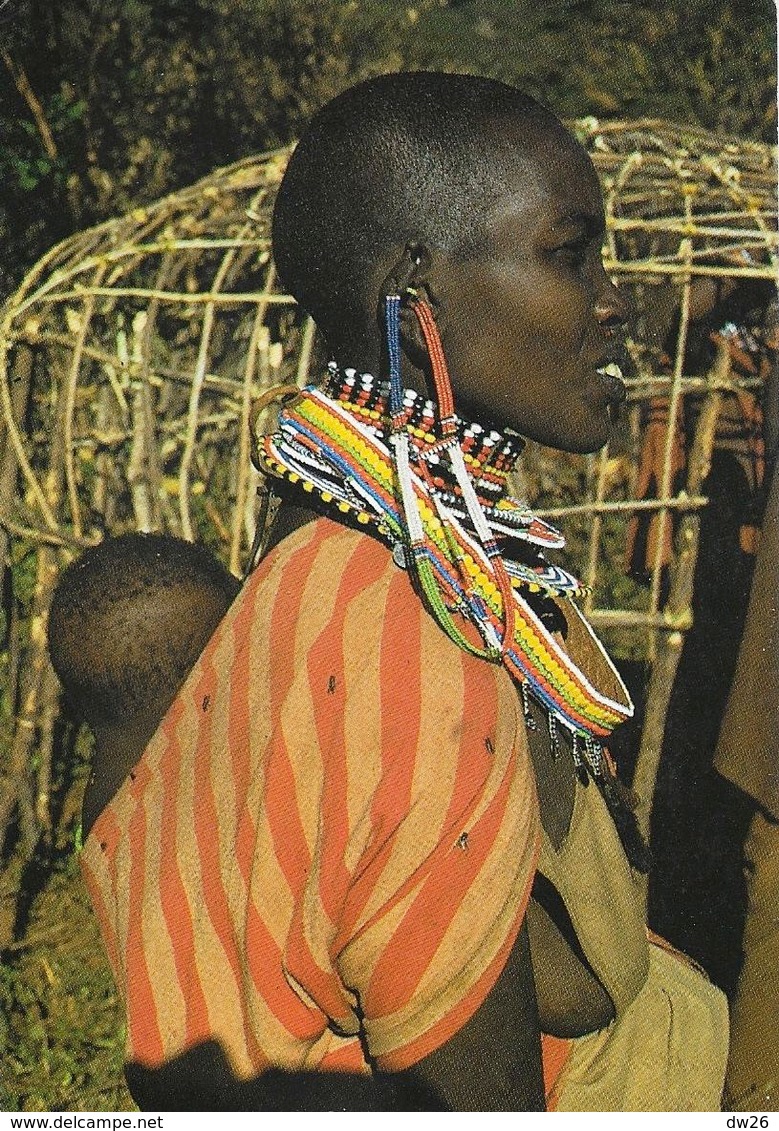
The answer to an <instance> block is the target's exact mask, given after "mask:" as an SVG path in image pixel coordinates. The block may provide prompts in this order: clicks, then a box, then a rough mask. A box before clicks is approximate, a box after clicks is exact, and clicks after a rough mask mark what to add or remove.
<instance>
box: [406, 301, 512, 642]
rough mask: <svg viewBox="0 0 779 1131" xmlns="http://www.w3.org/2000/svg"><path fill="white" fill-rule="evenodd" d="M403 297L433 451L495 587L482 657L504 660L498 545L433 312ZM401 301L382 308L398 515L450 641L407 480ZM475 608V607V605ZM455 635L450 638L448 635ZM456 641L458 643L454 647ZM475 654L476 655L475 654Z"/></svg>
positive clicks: (507, 613) (508, 623)
mask: <svg viewBox="0 0 779 1131" xmlns="http://www.w3.org/2000/svg"><path fill="white" fill-rule="evenodd" d="M405 297H406V301H407V303H408V305H409V307H410V309H411V310H412V312H413V314H414V315H415V317H416V319H417V322H418V323H419V328H420V330H421V331H422V336H423V338H424V341H425V348H426V350H427V355H428V358H429V360H430V368H431V373H432V378H433V386H434V389H435V397H436V403H437V407H438V431H439V433H440V443H439V445H437V447H438V448H439V449H440V453H441V454H442V455H445V457H446V458H447V459H448V461H449V465H450V467H451V468H452V471H453V472H454V476H455V479H456V481H457V484H458V486H459V487H460V490H461V492H462V496H463V500H464V502H465V506H466V509H467V512H468V516H469V518H470V520H471V523H472V524H473V529H474V530H475V532H476V535H477V537H478V539H479V541H480V543H481V547H482V549H483V551H484V553H485V554H486V555H487V557H488V558H489V560H490V563H491V565H492V568H493V571H494V575H495V583H496V585H497V587H498V591H499V593H500V598H501V603H502V620H503V632H502V634H501V635H500V636H499V637H498V639H497V640H496V643H495V646H494V647H492V648H488V649H487V651H486V652H485V653H482V654H484V655H487V656H489V657H490V658H494V659H497V658H500V657H503V656H505V655H506V653H507V652H508V650H509V648H511V647H512V646H513V644H514V636H515V631H516V604H515V601H514V592H513V589H512V585H511V578H510V577H509V575H508V573H507V571H506V567H505V565H504V564H503V559H502V557H501V554H500V549H499V547H498V543H497V541H496V539H495V537H494V536H493V534H492V531H491V530H490V527H489V525H488V522H487V519H486V516H485V514H484V511H483V510H482V507H481V503H480V502H479V500H478V498H477V495H476V491H475V490H474V487H473V483H472V482H471V479H470V476H469V475H468V471H467V469H466V466H465V461H464V459H463V453H462V449H461V447H460V443H459V438H458V435H457V417H456V415H455V410H454V394H453V391H452V382H451V379H450V377H449V369H448V367H447V364H446V357H445V355H444V348H443V343H442V342H441V336H440V334H439V332H438V327H437V326H436V322H435V317H434V315H433V311H432V309H431V307H430V306H429V304H428V303H427V302H425V301H424V299H422V298H420V297H419V294H418V293H417V291H415V290H414V289H413V288H408V289H407V291H406V296H405ZM401 301H402V300H401V296H400V295H398V294H393V295H387V297H386V299H385V304H384V310H385V326H386V336H387V357H388V362H389V379H390V380H389V384H390V419H391V426H392V431H391V436H390V440H391V443H392V446H393V448H394V451H395V457H396V465H397V471H398V481H399V486H400V494H401V500H402V504H403V513H404V517H405V519H406V528H407V532H408V539H409V549H410V550H411V553H412V555H413V560H414V563H415V566H416V572H417V576H418V577H419V581H420V584H421V585H422V588H423V590H424V592H425V594H426V595H427V597H428V599H429V600H430V601H431V602H432V603H433V605H434V608H435V610H436V613H437V614H439V606H441V609H440V613H441V614H443V615H445V617H446V622H445V627H446V631H447V633H448V634H449V635H450V636H452V638H453V639H455V638H456V637H457V638H460V639H464V638H463V637H462V633H460V631H459V629H457V628H456V626H455V624H454V621H453V619H452V617H451V616H450V614H449V612H448V610H447V609H446V606H445V604H444V602H443V600H442V598H441V594H440V590H439V587H438V584H437V583H436V580H435V575H434V573H433V570H432V567H431V565H430V562H429V558H428V552H427V549H426V538H425V531H424V526H423V523H422V519H421V516H420V514H419V507H418V504H417V499H416V495H415V493H414V489H413V485H412V482H411V465H410V460H409V444H410V440H409V437H408V433H407V431H406V430H405V428H404V427H403V424H404V416H403V384H402V380H401V374H400V356H401V353H400V350H401V347H400V308H401ZM465 580H466V583H468V579H467V578H466V579H465ZM466 587H467V588H470V585H469V584H467V585H466ZM476 605H477V608H478V602H477V603H476ZM485 622H486V618H485ZM486 624H489V622H486ZM489 630H490V632H488V636H489V634H490V633H491V634H492V635H494V630H493V629H492V625H489ZM455 633H456V637H455V635H454V634H455ZM459 642H460V641H459V640H458V643H459ZM461 646H462V644H461ZM468 650H469V651H474V649H473V647H472V646H469V649H468ZM476 651H478V652H481V650H476Z"/></svg>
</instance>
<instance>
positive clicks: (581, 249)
mask: <svg viewBox="0 0 779 1131" xmlns="http://www.w3.org/2000/svg"><path fill="white" fill-rule="evenodd" d="M589 249H590V241H589V240H588V239H586V238H584V237H582V238H578V239H575V240H569V241H568V242H567V243H564V244H561V245H560V246H559V247H556V248H555V249H554V252H553V254H554V256H555V258H556V259H560V260H562V261H563V262H564V263H567V264H569V265H570V266H572V267H581V266H583V265H584V261H585V259H586V258H587V253H588V252H589Z"/></svg>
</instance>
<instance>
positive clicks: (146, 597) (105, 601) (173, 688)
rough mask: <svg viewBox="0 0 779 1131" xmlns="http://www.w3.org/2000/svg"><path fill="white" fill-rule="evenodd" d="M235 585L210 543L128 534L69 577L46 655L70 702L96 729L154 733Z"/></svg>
mask: <svg viewBox="0 0 779 1131" xmlns="http://www.w3.org/2000/svg"><path fill="white" fill-rule="evenodd" d="M238 588H239V584H238V582H237V581H236V579H235V578H234V577H233V576H232V575H231V574H229V573H228V572H227V570H226V569H225V568H224V566H222V565H221V564H220V563H219V562H218V561H217V560H216V558H215V557H214V556H213V554H212V553H211V552H210V551H209V550H207V549H206V548H205V547H204V546H198V545H193V544H192V543H190V542H185V541H183V540H181V539H179V538H173V537H170V536H169V535H162V534H124V535H121V536H120V537H118V538H107V539H106V540H105V541H104V542H102V543H101V544H100V545H99V546H96V547H94V549H90V550H87V551H86V553H85V554H83V555H82V557H80V558H79V559H78V560H77V561H75V562H73V563H72V564H71V565H70V566H68V568H67V569H66V570H65V571H64V572H63V574H62V576H61V577H60V579H59V582H58V584H57V587H56V589H55V592H54V597H53V600H52V604H51V610H50V613H49V652H50V655H51V660H52V664H53V666H54V669H55V671H56V672H57V675H58V676H59V678H60V681H61V682H62V685H63V687H64V689H65V692H66V694H67V697H68V699H69V701H70V703H71V705H72V707H73V709H74V710H75V712H76V713H77V715H78V717H79V718H80V719H83V720H84V721H85V722H86V723H88V724H89V725H90V727H91V728H92V730H93V731H95V732H96V733H101V732H110V731H121V730H128V731H129V730H132V729H147V730H148V729H149V728H151V729H153V728H154V727H155V726H156V724H157V723H158V722H159V720H160V719H161V718H162V716H163V715H164V713H165V711H166V710H167V708H168V707H169V706H170V703H171V702H172V700H173V698H174V696H175V694H176V692H177V691H178V689H179V687H180V686H181V684H182V683H183V681H184V679H185V678H186V676H187V674H188V673H189V671H190V670H191V668H192V667H193V665H194V663H195V661H196V660H197V658H198V656H199V655H200V653H201V651H202V650H203V647H204V646H205V644H206V643H207V641H208V640H209V638H210V637H211V635H212V633H213V631H214V629H215V628H216V626H217V624H218V623H219V621H220V620H221V619H222V617H223V616H224V614H225V612H226V611H227V609H228V608H229V606H230V603H231V602H232V600H233V598H234V597H235V594H236V593H237V591H238Z"/></svg>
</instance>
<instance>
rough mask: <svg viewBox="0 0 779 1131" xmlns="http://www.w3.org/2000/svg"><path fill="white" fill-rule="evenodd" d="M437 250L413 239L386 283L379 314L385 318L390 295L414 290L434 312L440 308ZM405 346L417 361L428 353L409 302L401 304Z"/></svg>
mask: <svg viewBox="0 0 779 1131" xmlns="http://www.w3.org/2000/svg"><path fill="white" fill-rule="evenodd" d="M435 259H436V256H435V253H434V252H431V250H430V249H429V248H428V247H427V245H426V244H424V243H422V242H421V241H416V240H410V241H409V242H408V243H407V244H406V246H405V247H404V248H403V252H402V254H401V255H400V256H399V258H398V260H397V262H396V263H395V264H394V266H393V268H392V270H391V271H390V272H389V274H388V275H387V276H386V278H385V280H384V282H383V283H382V292H381V296H380V300H379V301H380V304H381V309H380V311H379V316H380V318H381V319H383V317H384V299H385V297H386V296H387V295H391V294H396V295H400V297H401V300H402V299H403V298H404V297H405V296H406V295H407V294H408V293H409V291H413V292H414V293H415V294H417V295H418V296H419V297H420V298H421V299H424V300H425V302H426V303H427V304H428V306H430V308H431V309H432V311H433V313H434V314H435V313H436V310H437V308H438V305H439V304H438V297H437V293H436V292H437V288H436V287H435V286H434V284H433V282H432V274H433V268H434V265H435ZM400 333H401V345H402V347H403V349H404V350H405V352H406V353H407V354H408V356H409V357H410V358H411V360H412V361H413V362H414V363H415V364H417V365H418V364H419V363H420V360H421V359H422V358H423V357H424V356H426V353H427V348H426V346H425V339H424V336H423V334H422V331H421V329H420V327H419V322H418V321H417V318H416V317H415V315H414V314H413V312H412V311H411V309H410V308H409V306H408V304H407V303H404V302H401V306H400Z"/></svg>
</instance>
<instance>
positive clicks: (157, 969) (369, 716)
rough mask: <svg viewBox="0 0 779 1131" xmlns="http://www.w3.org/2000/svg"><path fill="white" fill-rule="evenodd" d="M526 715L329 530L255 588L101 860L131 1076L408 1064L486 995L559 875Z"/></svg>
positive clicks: (100, 891) (176, 715)
mask: <svg viewBox="0 0 779 1131" xmlns="http://www.w3.org/2000/svg"><path fill="white" fill-rule="evenodd" d="M539 835H540V824H539V814H538V802H537V798H536V793H535V785H534V777H533V772H532V769H531V766H530V762H529V755H528V751H527V745H526V739H525V733H524V724H523V718H522V712H521V704H520V700H519V696H518V695H517V694H516V691H515V688H514V686H513V684H512V682H511V680H510V678H509V676H508V675H507V673H506V672H505V670H504V668H503V667H502V666H500V665H491V664H487V663H484V662H483V661H482V660H477V659H474V658H473V657H471V656H469V655H467V654H466V653H465V652H463V651H461V650H460V649H458V648H457V647H456V646H455V645H454V644H452V642H451V641H449V640H448V638H447V637H446V636H445V635H444V634H443V633H442V632H441V630H440V629H439V628H438V627H437V625H436V624H435V622H434V621H433V619H432V618H431V617H429V616H428V615H427V613H426V612H425V611H424V609H423V606H422V604H421V602H420V600H419V599H418V597H417V596H416V595H415V593H414V592H413V591H412V589H411V586H410V583H409V580H408V576H407V574H406V573H405V572H403V571H402V570H400V569H398V568H397V567H396V566H395V565H394V564H393V563H392V559H391V557H390V555H389V553H388V552H387V550H386V549H385V548H384V547H382V546H381V545H380V544H378V543H377V542H375V541H373V540H372V539H370V538H369V537H366V536H365V535H364V534H361V533H357V532H354V531H351V530H347V529H345V528H344V527H341V526H339V525H337V524H335V523H333V522H331V521H329V520H327V519H320V520H317V521H316V522H314V523H311V524H309V525H308V526H306V527H305V528H303V529H301V530H299V531H297V532H296V533H295V534H293V535H291V536H290V537H289V538H287V539H286V540H285V541H284V542H283V543H281V545H280V546H279V547H278V548H277V549H276V550H275V551H274V552H273V553H272V554H270V555H269V556H268V558H267V559H266V560H265V561H264V562H263V563H262V565H261V566H260V568H259V569H258V570H257V571H256V572H255V573H254V574H253V575H252V577H251V578H250V579H249V581H248V582H247V584H246V585H245V586H244V589H243V591H242V593H241V594H240V595H239V597H238V599H237V600H236V602H235V604H234V605H233V607H232V609H231V610H230V612H229V613H228V616H227V618H226V619H225V620H224V621H223V622H222V624H221V625H220V627H219V629H218V630H217V632H216V634H215V636H214V638H213V639H212V640H211V642H210V643H209V645H208V646H207V648H206V650H205V652H204V653H203V655H202V657H201V658H200V660H199V662H198V663H197V665H196V667H195V668H194V670H193V671H192V672H191V674H190V676H189V678H188V679H187V682H186V683H185V685H184V687H183V689H182V691H181V692H180V693H179V695H178V697H177V699H176V701H175V702H174V704H173V706H172V707H171V709H170V711H169V712H168V715H167V716H166V718H165V719H164V721H163V723H162V725H161V727H160V729H159V730H158V732H157V734H156V735H155V737H154V738H153V740H152V742H151V743H150V745H149V746H148V748H147V749H146V751H145V753H144V755H143V757H142V759H141V761H140V762H139V764H138V766H137V768H136V770H135V771H134V773H133V774H132V775H131V777H130V778H129V779H128V780H127V781H126V782H125V783H124V784H123V786H122V787H121V789H120V791H119V793H118V794H117V796H116V797H115V798H114V800H113V801H112V802H111V803H110V805H109V806H108V808H107V809H106V810H105V811H104V812H103V813H102V814H101V816H100V817H99V819H98V821H97V822H96V824H95V826H94V828H93V830H92V832H91V833H90V835H89V837H88V838H87V841H86V844H85V846H84V850H83V853H82V864H83V869H84V874H85V876H86V880H87V883H88V886H89V889H90V894H91V896H92V900H93V903H94V906H95V909H96V911H97V914H98V917H99V920H100V925H101V929H102V933H103V937H104V940H105V943H106V947H107V950H108V954H109V958H110V961H111V964H112V967H113V970H114V973H115V977H116V981H117V984H118V986H119V990H120V992H121V994H122V996H123V998H124V1001H125V1005H126V1010H127V1048H126V1053H127V1058H128V1060H131V1061H136V1062H139V1063H141V1064H143V1065H145V1066H148V1067H157V1066H159V1065H161V1064H162V1063H164V1062H165V1061H167V1060H169V1059H170V1058H172V1057H175V1056H176V1055H178V1054H179V1053H181V1052H183V1051H185V1050H186V1049H188V1048H191V1047H192V1046H195V1045H197V1044H199V1043H200V1042H203V1041H206V1040H208V1039H213V1040H216V1041H218V1042H219V1043H220V1044H221V1045H222V1047H223V1048H224V1050H225V1052H226V1054H227V1056H228V1058H229V1060H230V1062H231V1064H232V1067H233V1070H234V1071H235V1073H236V1075H237V1076H238V1077H239V1078H243V1079H246V1078H249V1077H251V1076H254V1075H256V1074H257V1073H258V1072H260V1071H262V1070H263V1069H264V1068H265V1067H267V1066H271V1065H272V1066H275V1067H279V1068H284V1069H296V1068H297V1069H300V1068H305V1069H309V1070H310V1069H323V1070H324V1069H333V1070H337V1069H341V1070H349V1071H363V1072H367V1071H368V1070H369V1069H368V1065H367V1063H366V1060H365V1058H364V1056H363V1052H362V1048H361V1044H360V1039H359V1036H358V1034H360V1033H362V1034H363V1036H364V1039H365V1042H366V1044H367V1047H368V1050H369V1052H370V1056H371V1057H372V1058H373V1059H375V1061H376V1063H377V1064H378V1065H379V1066H380V1067H381V1068H383V1069H385V1070H400V1069H403V1068H405V1067H407V1066H409V1065H410V1064H413V1063H414V1062H415V1061H417V1060H418V1059H421V1058H422V1057H424V1056H425V1055H426V1054H427V1053H429V1052H431V1051H432V1050H433V1049H435V1048H436V1047H438V1046H439V1045H441V1044H442V1043H443V1042H444V1041H446V1040H447V1039H448V1038H449V1037H450V1036H451V1035H452V1034H453V1033H454V1032H456V1031H457V1030H458V1029H459V1028H460V1027H461V1026H462V1025H463V1024H464V1023H465V1021H466V1020H467V1019H468V1017H469V1016H470V1015H471V1014H472V1013H473V1012H474V1011H475V1010H476V1009H477V1007H478V1006H479V1005H480V1004H481V1002H482V1001H483V1000H484V998H485V997H486V995H487V993H488V992H489V990H490V988H491V986H492V985H493V983H494V982H495V980H496V978H497V976H498V974H499V973H500V971H501V969H502V967H503V965H504V963H505V960H506V957H507V955H508V952H509V950H510V948H511V946H512V944H513V942H514V939H515V937H516V935H517V932H518V930H519V927H520V924H521V922H522V918H523V915H524V911H525V907H526V904H527V900H528V897H529V889H530V884H531V881H532V877H533V874H534V871H535V864H536V859H537V852H538V843H539Z"/></svg>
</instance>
